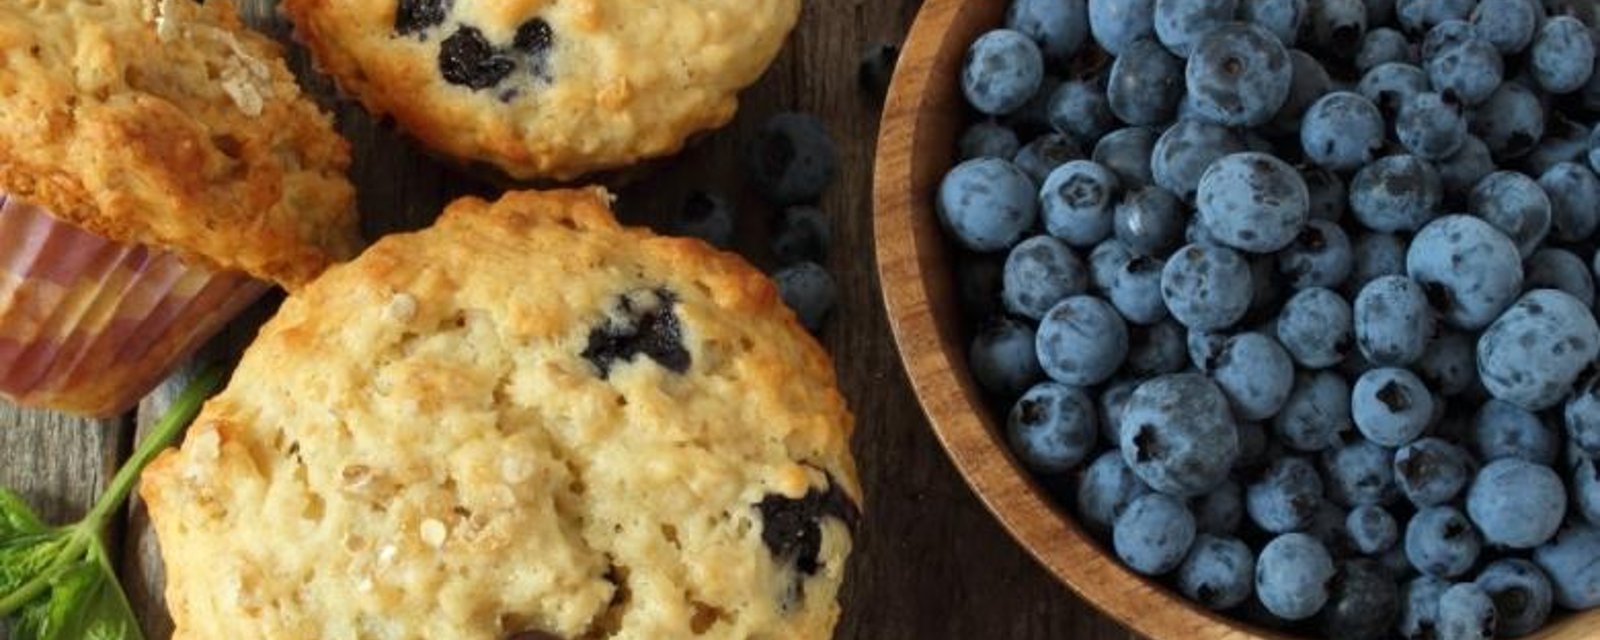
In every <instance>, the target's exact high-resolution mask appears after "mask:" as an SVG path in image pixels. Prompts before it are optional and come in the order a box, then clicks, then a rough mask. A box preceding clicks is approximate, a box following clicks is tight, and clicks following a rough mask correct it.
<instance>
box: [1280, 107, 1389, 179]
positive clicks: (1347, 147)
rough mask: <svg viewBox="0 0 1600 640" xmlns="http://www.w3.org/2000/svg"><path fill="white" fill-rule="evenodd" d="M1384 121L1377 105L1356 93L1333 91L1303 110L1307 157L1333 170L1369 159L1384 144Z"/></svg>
mask: <svg viewBox="0 0 1600 640" xmlns="http://www.w3.org/2000/svg"><path fill="white" fill-rule="evenodd" d="M1383 136H1384V121H1383V114H1381V113H1379V112H1378V107H1377V106H1375V105H1373V104H1372V102H1370V101H1368V100H1367V99H1366V98H1364V97H1362V96H1360V95H1359V94H1355V93H1351V92H1348V91H1336V92H1334V93H1330V94H1327V95H1325V96H1323V97H1322V99H1320V100H1318V101H1317V102H1316V103H1315V104H1313V105H1311V109H1310V110H1308V111H1306V114H1305V119H1304V123H1303V126H1302V128H1301V130H1300V141H1301V144H1302V146H1303V147H1304V148H1305V153H1306V157H1307V158H1308V159H1310V160H1311V161H1312V162H1315V163H1317V164H1319V165H1321V166H1324V167H1327V168H1329V169H1333V170H1335V171H1349V170H1353V169H1356V168H1358V167H1361V166H1364V165H1366V164H1368V163H1370V162H1371V161H1372V157H1373V155H1374V153H1376V152H1377V151H1378V150H1379V149H1381V148H1382V147H1383Z"/></svg>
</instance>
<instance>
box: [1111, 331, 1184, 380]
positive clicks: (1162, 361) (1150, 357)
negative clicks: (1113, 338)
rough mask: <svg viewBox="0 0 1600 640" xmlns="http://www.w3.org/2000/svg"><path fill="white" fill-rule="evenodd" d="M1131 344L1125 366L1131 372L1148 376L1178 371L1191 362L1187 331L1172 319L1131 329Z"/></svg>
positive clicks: (1124, 368)
mask: <svg viewBox="0 0 1600 640" xmlns="http://www.w3.org/2000/svg"><path fill="white" fill-rule="evenodd" d="M1128 333H1129V339H1128V342H1129V344H1130V346H1129V348H1128V359H1127V362H1126V363H1124V364H1123V370H1124V371H1125V372H1126V373H1127V374H1128V375H1131V376H1135V377H1148V376H1156V375H1161V374H1164V373H1176V372H1178V371H1181V370H1183V368H1184V367H1186V366H1188V364H1189V351H1188V345H1187V344H1186V343H1185V339H1186V338H1187V332H1185V331H1184V329H1183V325H1180V324H1178V323H1176V322H1173V321H1172V320H1171V319H1167V320H1163V321H1161V322H1157V323H1155V324H1151V325H1134V326H1132V327H1129V329H1128Z"/></svg>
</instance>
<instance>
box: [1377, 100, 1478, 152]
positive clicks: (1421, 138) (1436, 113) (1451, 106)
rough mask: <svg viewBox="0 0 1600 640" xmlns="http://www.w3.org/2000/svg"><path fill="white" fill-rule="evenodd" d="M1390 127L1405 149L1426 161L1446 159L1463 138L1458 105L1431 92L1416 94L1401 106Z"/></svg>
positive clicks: (1464, 131)
mask: <svg viewBox="0 0 1600 640" xmlns="http://www.w3.org/2000/svg"><path fill="white" fill-rule="evenodd" d="M1394 127H1395V136H1396V137H1397V138H1398V139H1399V140H1400V143H1401V144H1403V145H1405V146H1406V149H1408V150H1410V151H1411V153H1414V154H1416V155H1418V156H1421V157H1423V158H1427V159H1429V160H1439V159H1442V158H1447V157H1449V156H1450V155H1451V154H1453V153H1455V152H1456V151H1457V150H1459V149H1460V148H1461V144H1462V142H1463V140H1465V139H1466V137H1467V121H1466V118H1465V117H1464V116H1463V115H1462V112H1461V105H1460V103H1458V102H1456V101H1455V100H1454V98H1452V97H1450V96H1444V95H1440V94H1438V93H1434V92H1423V93H1419V94H1416V95H1414V96H1412V97H1411V98H1410V99H1409V100H1407V101H1406V102H1405V104H1403V105H1401V107H1400V113H1399V115H1397V116H1395V121H1394Z"/></svg>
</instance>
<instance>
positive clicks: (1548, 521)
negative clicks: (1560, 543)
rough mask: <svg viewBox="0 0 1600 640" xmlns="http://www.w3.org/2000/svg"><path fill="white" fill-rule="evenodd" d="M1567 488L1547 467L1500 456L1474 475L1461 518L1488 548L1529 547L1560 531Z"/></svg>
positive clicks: (1565, 511)
mask: <svg viewBox="0 0 1600 640" xmlns="http://www.w3.org/2000/svg"><path fill="white" fill-rule="evenodd" d="M1566 513H1567V490H1566V487H1564V486H1563V485H1562V484H1561V477H1560V476H1559V475H1557V474H1556V472H1555V470H1553V469H1551V468H1550V467H1547V466H1544V465H1540V464H1534V463H1532V462H1528V461H1526V460H1520V459H1517V458H1502V459H1500V460H1496V461H1494V462H1491V463H1489V465H1488V466H1485V467H1484V468H1483V469H1481V470H1479V471H1478V476H1477V477H1476V478H1474V479H1473V481H1472V486H1471V487H1470V488H1469V489H1468V490H1467V515H1469V516H1471V517H1472V522H1473V524H1475V525H1477V526H1478V530H1479V531H1481V532H1482V533H1483V538H1484V540H1485V541H1487V542H1488V543H1489V544H1492V545H1497V546H1501V547H1509V548H1512V549H1531V548H1533V547H1537V546H1539V545H1541V544H1544V543H1545V542H1546V541H1548V540H1549V539H1550V538H1551V536H1554V535H1555V533H1556V530H1557V529H1559V528H1560V527H1561V519H1562V518H1563V517H1565V516H1566Z"/></svg>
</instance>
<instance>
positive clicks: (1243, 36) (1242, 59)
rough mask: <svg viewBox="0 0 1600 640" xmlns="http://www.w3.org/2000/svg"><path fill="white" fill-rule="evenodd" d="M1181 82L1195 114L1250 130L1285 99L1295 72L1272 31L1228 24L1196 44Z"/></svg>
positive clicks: (1266, 119) (1245, 24)
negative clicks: (1183, 80) (1192, 104)
mask: <svg viewBox="0 0 1600 640" xmlns="http://www.w3.org/2000/svg"><path fill="white" fill-rule="evenodd" d="M1189 4H1198V3H1197V2H1196V1H1195V0H1189ZM1159 7H1160V3H1159V2H1158V3H1157V8H1159ZM1157 24H1158V25H1159V23H1157ZM1184 79H1185V82H1186V84H1187V86H1188V88H1189V98H1190V99H1191V100H1193V101H1194V109H1195V112H1196V114H1197V115H1199V116H1200V117H1202V118H1204V119H1206V120H1208V121H1210V122H1214V123H1216V124H1220V125H1225V126H1235V127H1237V126H1245V127H1253V126H1257V125H1260V124H1264V123H1266V122H1267V121H1268V120H1271V119H1272V117H1273V115H1275V114H1277V112H1278V109H1279V108H1280V107H1282V106H1283V103H1284V102H1285V101H1286V100H1288V98H1289V87H1290V84H1291V83H1292V81H1293V80H1294V70H1293V67H1292V66H1291V64H1290V62H1289V51H1288V50H1287V49H1285V48H1284V47H1283V44H1281V43H1279V42H1278V39H1277V38H1275V37H1273V35H1272V34H1271V33H1270V32H1268V31H1267V30H1266V29H1262V28H1261V27H1258V26H1256V25H1253V24H1248V23H1232V24H1228V25H1224V26H1221V27H1217V28H1215V29H1212V30H1211V31H1210V33H1208V34H1206V35H1205V37H1204V38H1203V39H1201V40H1200V41H1199V44H1198V45H1197V46H1195V48H1194V52H1193V54H1192V55H1190V56H1189V63H1188V66H1187V67H1186V68H1185V69H1184Z"/></svg>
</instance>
